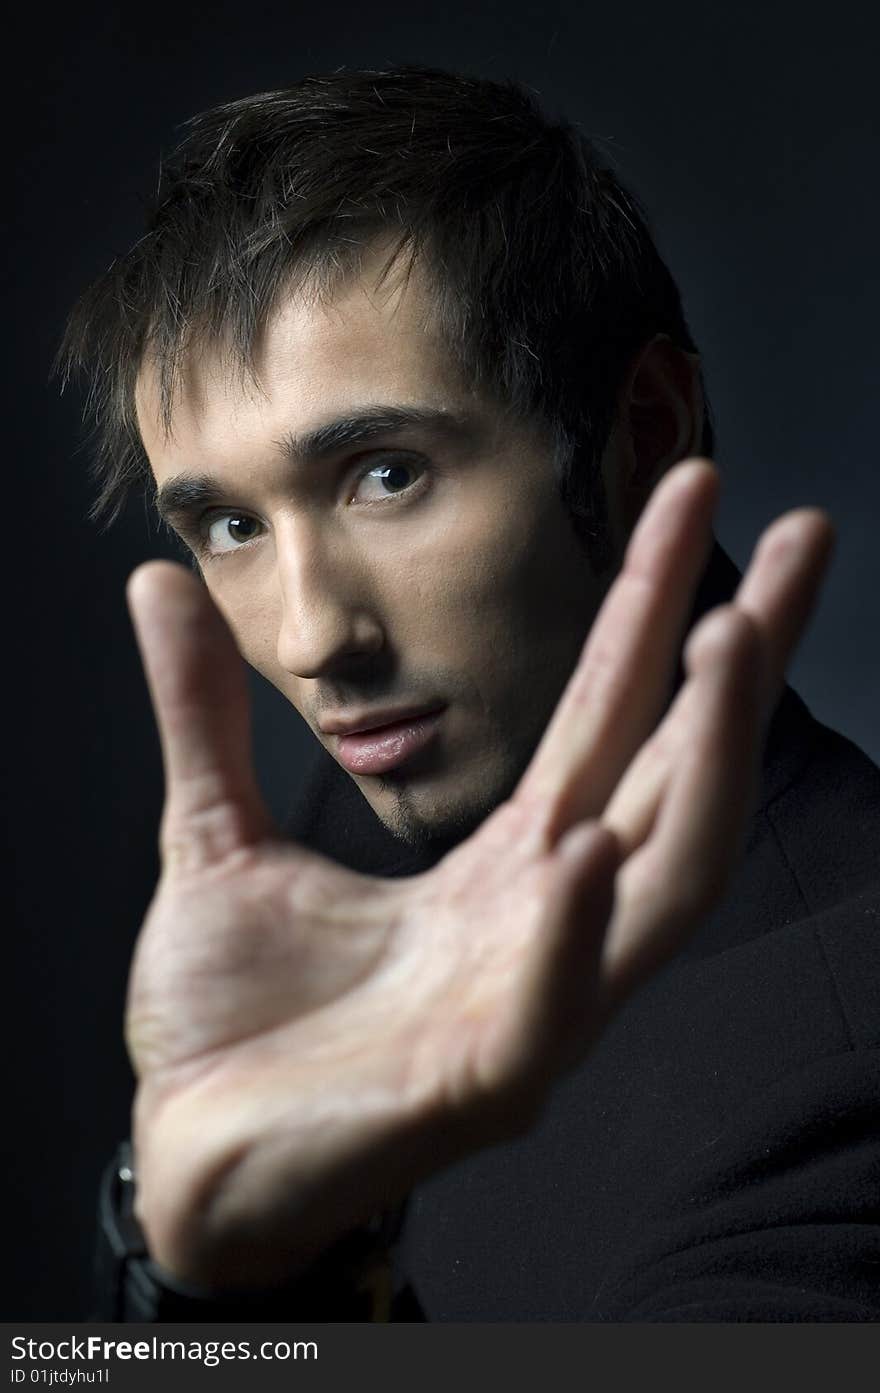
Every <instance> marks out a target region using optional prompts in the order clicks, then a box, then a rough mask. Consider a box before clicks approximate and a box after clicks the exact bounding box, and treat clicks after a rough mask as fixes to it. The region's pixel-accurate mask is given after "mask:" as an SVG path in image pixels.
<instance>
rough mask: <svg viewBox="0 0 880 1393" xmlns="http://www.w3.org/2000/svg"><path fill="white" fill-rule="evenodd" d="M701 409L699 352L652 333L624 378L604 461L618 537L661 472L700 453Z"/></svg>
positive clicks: (629, 528)
mask: <svg viewBox="0 0 880 1393" xmlns="http://www.w3.org/2000/svg"><path fill="white" fill-rule="evenodd" d="M703 409H704V408H703V391H702V385H701V382H700V358H699V354H697V353H689V352H687V351H686V350H685V349H683V348H677V347H676V346H675V344H673V342H672V340H671V339H670V338H669V335H668V334H657V335H655V337H654V338H653V339H651V341H650V342H649V343H647V344H645V345H644V346H643V347H642V348H641V349H639V351H638V353H637V354H636V356H635V358H634V359H633V360H632V362H631V363H630V365H629V367H628V368H627V371H626V373H625V374H624V379H623V382H622V384H621V387H620V390H619V392H618V399H617V420H616V423H615V431H614V443H615V448H614V449H613V451H612V452H610V455H609V457H608V460H607V464H608V469H607V472H606V479H605V485H606V490H607V496H608V501H609V506H610V508H611V512H612V515H613V516H614V518H615V522H616V524H617V529H618V530H619V532H620V533H621V535H622V536H623V537H626V536H628V535H629V533H630V532H631V531H632V529H633V527H634V526H635V523H636V521H637V519H638V517H639V514H640V513H641V511H642V508H643V507H644V505H645V503H646V502H647V500H648V497H649V496H650V494H651V492H652V491H653V489H654V486H655V485H656V484H657V483H658V482H659V480H660V479H661V478H662V477H663V475H664V474H665V473H666V471H667V470H668V469H671V467H672V466H673V465H674V464H677V463H678V461H679V460H682V459H687V458H688V457H689V456H691V455H698V454H699V453H700V441H701V439H702V435H703Z"/></svg>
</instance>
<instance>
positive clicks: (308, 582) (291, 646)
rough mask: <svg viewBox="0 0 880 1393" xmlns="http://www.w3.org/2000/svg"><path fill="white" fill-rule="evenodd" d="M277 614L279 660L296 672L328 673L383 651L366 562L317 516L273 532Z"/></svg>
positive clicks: (382, 633)
mask: <svg viewBox="0 0 880 1393" xmlns="http://www.w3.org/2000/svg"><path fill="white" fill-rule="evenodd" d="M276 557H277V565H278V581H279V586H280V590H281V618H280V622H279V628H278V650H277V655H278V662H279V663H280V665H281V667H282V668H284V669H285V670H286V671H287V672H290V673H292V674H293V675H294V676H296V677H301V678H313V677H329V676H332V675H333V674H334V673H338V672H339V670H340V669H341V668H342V667H343V666H347V665H350V664H352V663H357V662H358V660H362V659H364V658H369V657H372V656H374V655H375V654H377V653H378V652H380V651H381V649H382V648H383V647H384V646H385V631H384V627H383V625H382V622H381V619H380V616H379V614H378V608H377V605H376V604H375V603H374V602H373V600H372V599H371V597H370V593H369V585H368V583H367V577H366V574H365V569H366V568H365V566H364V564H363V561H362V559H361V558H359V557H357V556H356V555H354V554H353V553H352V551H351V549H350V548H348V547H346V545H345V543H344V541H343V540H342V539H340V538H334V537H331V536H330V535H329V534H328V533H327V532H326V531H322V528H321V526H320V523H319V522H318V521H314V522H311V521H309V520H308V519H303V518H300V519H297V520H295V521H294V522H292V523H291V524H290V525H289V526H287V527H286V528H284V529H279V530H278V531H277V532H276Z"/></svg>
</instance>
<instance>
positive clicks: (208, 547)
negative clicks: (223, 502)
mask: <svg viewBox="0 0 880 1393" xmlns="http://www.w3.org/2000/svg"><path fill="white" fill-rule="evenodd" d="M260 526H261V524H260V523H259V522H257V520H256V518H249V517H248V516H247V514H246V513H215V514H214V516H213V517H208V518H206V519H205V521H204V523H203V534H202V535H203V545H204V549H205V551H206V552H207V553H208V555H209V556H222V555H223V554H224V553H226V552H230V551H240V550H241V548H242V547H243V546H244V544H245V543H246V542H251V541H253V539H254V537H256V536H258V535H259V529H260Z"/></svg>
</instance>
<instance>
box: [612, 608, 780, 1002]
mask: <svg viewBox="0 0 880 1393" xmlns="http://www.w3.org/2000/svg"><path fill="white" fill-rule="evenodd" d="M684 658H685V669H686V672H687V674H688V680H687V682H686V684H685V687H684V688H683V689H682V692H681V693H680V694H679V697H678V698H677V704H678V702H679V701H680V702H681V706H682V709H683V713H684V719H681V720H680V721H679V722H678V725H679V731H680V733H684V731H685V729H686V732H687V738H686V739H681V740H679V741H678V743H677V748H676V751H675V759H674V761H672V762H671V764H670V767H669V769H668V771H667V773H668V777H667V780H666V785H665V787H664V789H663V796H662V799H661V800H660V804H659V807H658V808H657V809H656V815H655V818H654V822H653V828H652V830H651V833H650V836H649V837H648V839H647V841H646V842H645V843H644V845H642V846H641V847H640V848H639V849H638V850H637V851H636V852H635V853H634V854H633V855H632V856H630V858H629V860H628V861H627V862H626V864H625V865H624V867H623V869H622V870H621V872H620V874H619V876H618V882H617V896H618V898H617V907H616V910H615V914H614V916H613V920H612V924H611V926H610V929H609V933H608V939H607V943H606V950H605V955H604V960H603V981H604V985H603V994H604V996H605V1001H606V1006H610V1005H616V1004H617V1003H618V1002H619V1000H620V998H621V997H622V996H623V995H626V994H627V993H628V992H629V991H630V990H631V989H632V987H633V986H634V985H635V984H636V983H637V982H638V981H640V980H641V979H642V978H643V977H644V976H645V975H647V973H649V972H651V971H653V970H654V969H655V968H656V967H657V966H658V965H659V964H660V963H661V962H663V961H665V960H666V959H667V958H668V957H669V956H670V955H671V954H672V953H674V952H675V951H676V950H677V949H678V948H679V947H680V946H681V943H682V942H683V940H684V938H685V937H686V936H687V934H688V933H689V932H690V931H692V930H693V929H694V928H695V927H696V926H697V925H698V924H699V922H700V920H701V919H702V918H703V916H704V915H705V913H706V912H707V911H708V909H709V908H711V906H712V905H714V904H715V903H716V901H717V900H718V899H719V898H720V896H721V894H722V892H723V889H724V887H725V886H726V884H727V881H728V879H729V876H730V872H731V869H732V867H733V866H734V865H735V864H736V863H737V861H738V859H739V856H740V854H741V851H742V846H743V843H744V839H745V833H746V828H747V825H748V820H749V817H750V815H751V811H752V808H753V805H754V800H755V796H756V789H757V783H758V771H759V767H760V748H761V733H762V732H761V706H760V701H761V677H762V659H763V654H762V640H761V636H760V635H759V634H758V631H757V629H756V627H755V625H754V623H753V621H752V620H751V619H750V618H749V616H748V615H746V614H744V613H743V612H742V611H740V610H738V609H736V608H735V607H734V606H732V605H728V606H724V607H722V608H721V609H719V610H715V611H713V612H712V614H711V615H708V616H706V618H705V619H704V620H703V621H702V622H701V623H700V625H698V627H697V629H695V630H694V633H693V634H692V636H691V638H690V639H689V640H688V643H687V645H686V646H685V653H684ZM611 825H612V830H614V831H615V832H616V833H617V834H618V835H621V836H622V838H625V837H626V836H628V835H630V833H631V829H627V830H625V831H624V832H623V833H622V834H621V833H619V832H618V823H617V822H613V823H612V824H611Z"/></svg>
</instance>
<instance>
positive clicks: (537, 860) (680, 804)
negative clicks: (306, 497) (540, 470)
mask: <svg viewBox="0 0 880 1393" xmlns="http://www.w3.org/2000/svg"><path fill="white" fill-rule="evenodd" d="M716 494H717V475H716V473H715V471H714V469H713V468H712V466H711V465H709V464H708V463H705V462H699V461H697V462H694V461H691V462H687V463H686V464H684V465H680V466H678V467H677V468H676V469H674V470H673V471H671V473H670V474H669V475H668V476H667V477H666V478H665V479H664V480H663V482H662V483H661V484H660V486H659V487H658V488H657V490H656V491H655V493H654V495H653V497H652V498H651V500H650V502H649V504H648V506H647V508H646V509H645V512H644V514H643V516H642V518H641V519H640V521H639V524H638V526H637V528H636V530H635V532H634V534H633V537H632V540H631V543H630V546H629V549H628V551H627V555H626V559H625V563H624V567H623V569H622V571H621V574H620V576H619V577H618V578H617V580H616V581H615V583H614V585H613V586H612V588H611V590H610V591H609V593H608V596H607V598H606V600H605V603H604V605H603V607H602V609H601V611H600V614H599V616H598V617H597V619H596V622H595V624H594V625H593V627H592V629H591V632H590V635H589V637H588V640H587V643H586V645H585V648H584V652H583V654H582V657H581V659H580V661H579V664H578V666H577V669H576V671H575V673H574V675H573V676H572V679H571V681H570V683H569V685H568V687H567V688H566V691H565V693H564V695H563V697H562V699H561V701H560V704H559V706H558V708H557V711H556V713H555V715H554V717H553V719H552V721H551V723H550V725H549V727H548V729H547V731H546V734H545V736H544V739H543V740H542V742H541V744H540V746H539V748H538V750H537V751H536V754H535V756H534V758H533V760H532V762H531V764H530V766H529V768H528V770H527V771H526V773H525V775H524V777H523V779H522V780H521V782H520V785H519V787H518V788H517V790H516V792H515V793H514V795H513V796H512V797H511V799H510V800H508V801H507V802H506V803H504V804H503V805H502V806H500V807H499V808H498V809H497V810H496V811H495V812H494V813H493V814H492V815H491V816H490V817H489V818H487V820H486V821H485V822H484V823H483V825H482V826H481V827H480V828H479V829H478V831H477V832H476V833H475V834H474V835H473V836H472V837H470V838H469V839H468V840H467V841H466V842H464V843H463V844H462V845H460V846H459V847H458V848H456V850H455V851H453V852H452V853H451V854H450V855H448V856H447V857H446V858H445V859H444V860H443V861H442V862H441V863H440V864H439V865H438V866H436V867H435V868H434V869H433V870H432V871H431V872H429V873H427V874H425V875H421V876H416V877H412V878H411V879H409V880H404V881H383V880H379V879H375V878H371V877H366V876H360V875H355V874H353V873H351V872H349V871H347V870H345V869H344V868H342V867H340V866H337V865H335V864H333V863H332V862H330V861H328V860H326V859H324V858H322V857H320V856H318V855H315V854H313V853H311V852H308V851H306V850H304V849H303V848H301V847H298V846H296V845H295V844H292V843H290V842H286V841H282V840H281V839H279V837H278V835H277V834H276V832H275V831H274V829H273V827H272V824H271V820H270V818H269V815H268V813H267V812H266V809H265V807H264V805H263V802H262V800H261V798H260V795H259V792H258V790H257V787H256V783H255V779H254V775H253V770H252V766H251V761H250V754H249V728H248V726H249V716H248V702H247V688H246V681H245V674H244V668H243V663H242V661H241V659H240V658H239V656H238V653H237V651H236V648H235V644H234V641H233V639H232V636H231V634H230V633H229V631H228V629H227V627H226V625H225V623H224V621H223V619H222V618H221V616H220V614H219V612H218V611H217V609H216V608H215V607H214V605H213V604H212V602H211V601H210V599H209V597H208V596H207V594H206V592H205V591H204V589H203V587H202V586H201V585H200V584H199V583H198V582H197V581H196V580H195V578H194V577H192V576H191V575H190V574H189V573H188V572H187V571H186V570H185V569H184V568H182V567H180V566H175V565H172V564H170V563H166V562H153V563H150V564H148V565H146V566H143V567H141V568H139V569H138V571H136V572H135V574H134V576H133V577H132V579H131V581H130V584H129V602H130V606H131V610H132V616H133V619H134V623H135V628H136V632H137V635H138V640H139V643H140V647H141V651H142V655H143V658H144V663H145V668H146V671H147V677H148V681H149V684H150V689H151V694H152V698H153V703H154V707H155V711H156V716H157V720H158V724H159V729H160V735H161V740H162V747H163V758H164V763H165V772H166V803H165V808H164V812H163V817H162V824H161V832H160V846H161V853H162V873H161V877H160V881H159V885H158V888H157V892H156V895H155V897H154V900H153V903H152V905H151V907H150V909H149V912H148V914H147V917H146V920H145V923H144V926H143V930H142V933H141V936H140V939H139V942H138V946H137V950H136V954H135V960H134V963H133V968H132V975H131V981H130V987H129V998H128V1005H127V1039H128V1045H129V1050H130V1053H131V1057H132V1061H133V1064H134V1068H135V1071H136V1073H137V1076H138V1089H137V1096H136V1100H135V1117H134V1141H135V1155H136V1164H137V1170H138V1177H139V1186H138V1205H139V1214H140V1217H141V1220H142V1223H143V1225H144V1228H145V1231H146V1233H147V1237H148V1241H149V1244H150V1248H151V1252H152V1254H153V1256H154V1258H155V1259H156V1260H157V1261H158V1262H159V1263H160V1264H162V1265H163V1266H164V1267H165V1268H166V1269H168V1270H169V1271H171V1272H172V1273H174V1274H176V1275H177V1276H179V1277H183V1278H188V1279H190V1280H193V1281H196V1282H201V1283H204V1284H207V1285H213V1286H234V1285H247V1284H257V1285H260V1284H264V1283H268V1282H271V1281H273V1280H276V1279H282V1278H284V1277H285V1276H292V1275H294V1274H295V1273H296V1272H297V1271H298V1270H300V1269H301V1268H303V1267H304V1266H306V1265H307V1264H308V1263H309V1261H311V1260H312V1259H313V1258H314V1257H315V1256H317V1254H318V1253H320V1252H321V1251H322V1250H323V1249H324V1248H326V1247H327V1246H328V1245H329V1244H330V1243H331V1242H332V1241H333V1240H334V1239H335V1238H336V1237H338V1236H340V1235H341V1234H343V1233H344V1232H346V1231H347V1230H349V1229H351V1228H353V1227H354V1226H356V1225H357V1224H358V1223H359V1222H361V1221H363V1220H364V1219H365V1218H366V1217H368V1216H369V1215H370V1214H371V1213H373V1212H375V1211H376V1210H377V1209H381V1208H384V1207H386V1206H388V1205H389V1204H391V1203H394V1202H396V1201H397V1200H399V1199H400V1198H402V1197H403V1195H405V1193H406V1192H407V1191H408V1190H409V1189H410V1188H411V1187H412V1185H413V1184H414V1183H415V1182H417V1181H418V1180H420V1179H421V1178H423V1177H424V1176H425V1175H427V1174H429V1173H430V1172H431V1171H433V1170H436V1169H438V1168H440V1167H442V1166H443V1165H445V1164H447V1163H448V1162H450V1161H452V1160H453V1159H455V1158H456V1157H457V1156H460V1155H462V1154H464V1153H466V1152H467V1151H469V1150H472V1149H475V1148H477V1147H479V1146H482V1145H485V1144H488V1143H491V1142H493V1141H497V1140H500V1139H502V1138H503V1137H505V1136H510V1135H514V1134H515V1133H516V1132H518V1131H520V1130H522V1129H523V1128H525V1127H527V1126H528V1125H529V1124H530V1123H531V1122H532V1121H533V1120H534V1117H535V1115H536V1112H537V1110H538V1109H539V1108H540V1106H541V1104H542V1102H543V1100H544V1098H545V1097H546V1094H547V1092H548V1090H549V1088H550V1086H551V1084H552V1083H553V1080H554V1079H555V1078H556V1077H557V1076H558V1074H559V1072H560V1071H561V1070H562V1069H563V1068H565V1067H566V1066H567V1065H569V1064H571V1063H572V1062H574V1061H575V1060H577V1059H580V1058H581V1057H583V1055H584V1054H585V1053H586V1051H587V1050H588V1049H589V1046H590V1044H591V1042H592V1040H593V1039H594V1038H595V1036H596V1034H597V1033H598V1031H599V1030H600V1029H601V1027H602V1025H603V1024H604V1023H605V1021H606V1020H607V1019H608V1017H609V1016H610V1015H611V1014H612V1012H613V1011H614V1010H615V1009H616V1008H617V1006H618V1005H619V1003H620V1001H621V1000H622V999H623V998H624V997H625V996H626V994H627V993H628V992H629V991H631V990H632V988H633V986H634V985H635V984H636V983H637V982H638V981H639V980H640V979H641V978H643V977H644V976H645V975H646V974H648V973H649V972H650V971H652V970H653V969H654V968H655V967H656V966H657V965H658V964H659V963H660V962H662V961H664V960H665V959H666V958H668V957H669V955H670V954H672V953H673V952H674V951H675V950H676V948H677V947H678V946H679V945H680V943H681V942H682V940H683V938H684V936H685V935H686V934H688V933H690V932H692V931H693V930H694V928H696V927H697V926H698V924H699V922H700V920H701V918H702V917H703V915H704V914H705V913H706V911H707V910H708V909H709V908H710V907H711V905H712V904H714V903H715V902H716V900H717V899H718V898H719V897H720V895H721V894H722V893H723V890H724V888H725V885H726V883H727V881H728V878H729V875H730V871H731V869H732V867H733V866H734V865H735V864H736V861H737V860H738V856H739V853H740V850H741V846H742V842H743V839H744V835H745V831H746V827H747V824H748V820H749V816H750V812H751V810H752V806H753V801H754V794H755V789H756V784H757V777H758V771H759V767H760V754H761V747H762V744H763V734H764V730H765V728H766V724H767V722H768V720H769V716H770V714H771V713H772V710H773V707H774V705H775V703H776V701H777V700H778V696H779V692H780V688H781V683H782V680H783V674H784V671H785V667H786V664H787V662H788V659H789V657H790V654H791V652H792V650H793V648H794V646H795V644H796V642H797V640H798V638H799V636H800V634H801V632H802V631H803V628H804V626H805V624H806V621H807V618H808V616H809V612H810V610H811V608H812V604H813V601H814V599H815V595H816V593H817V590H818V586H819V584H820V581H821V576H822V573H823V571H824V569H825V565H826V563H827V560H828V557H829V554H830V550H831V537H832V533H831V527H830V524H829V522H828V520H827V518H826V517H825V515H824V514H822V513H821V512H818V511H816V510H806V509H804V510H799V511H797V512H794V513H790V514H787V515H786V516H785V517H783V518H782V519H780V520H778V521H777V522H776V523H775V524H774V525H773V526H772V527H771V528H769V529H768V531H767V532H766V533H765V534H764V535H763V537H762V539H761V541H760V544H759V546H758V548H757V550H756V554H755V557H754V559H753V561H752V564H751V566H750V568H749V571H748V573H747V575H746V576H745V577H744V579H743V581H742V584H741V586H740V588H739V591H738V593H737V596H736V598H735V602H734V603H733V604H732V605H725V606H722V607H720V608H719V609H717V610H715V611H713V612H712V613H711V614H709V615H708V616H706V617H705V618H704V619H703V620H702V621H701V623H700V624H698V625H697V627H696V628H695V630H694V631H693V632H692V634H691V635H690V637H689V638H688V641H687V644H686V647H685V668H686V681H685V682H684V684H683V686H682V687H681V689H680V691H679V692H678V694H677V696H676V698H675V700H674V701H673V703H672V704H671V706H669V709H668V711H666V714H665V716H663V712H664V709H665V707H666V705H667V703H668V701H669V694H670V689H671V681H672V677H673V674H674V671H675V667H676V663H677V659H678V655H679V652H680V648H681V642H682V639H683V637H684V629H685V625H686V623H687V619H688V616H689V614H690V612H691V608H692V605H693V598H694V591H695V588H696V584H697V582H698V580H699V577H700V575H701V573H702V570H703V568H704V565H705V561H706V557H707V555H708V551H709V547H710V545H711V519H712V513H713V510H714V505H715V499H716ZM661 716H663V719H662V720H660V717H661ZM658 721H659V725H658V724H657V723H658Z"/></svg>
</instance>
